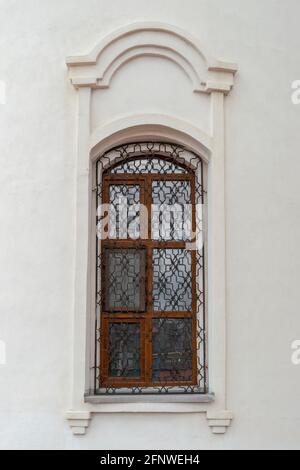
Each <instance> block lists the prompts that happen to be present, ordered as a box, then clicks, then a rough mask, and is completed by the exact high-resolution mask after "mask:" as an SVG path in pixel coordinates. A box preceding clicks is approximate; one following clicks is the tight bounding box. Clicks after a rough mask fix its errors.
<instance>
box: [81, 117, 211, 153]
mask: <svg viewBox="0 0 300 470" xmlns="http://www.w3.org/2000/svg"><path fill="white" fill-rule="evenodd" d="M147 139H148V140H162V139H163V140H168V141H171V142H174V143H176V144H178V145H184V146H185V147H187V148H189V149H190V150H191V151H193V152H195V153H198V154H199V155H201V157H202V158H203V160H204V161H205V162H208V161H209V159H210V154H211V150H212V138H211V137H210V136H209V135H208V134H207V133H206V132H204V131H202V130H201V129H199V128H197V127H195V126H193V125H192V124H191V123H189V122H186V121H183V120H180V119H176V118H174V117H172V116H168V115H161V114H141V115H132V116H124V117H122V118H120V119H117V120H114V121H111V122H109V123H106V124H104V125H101V126H99V127H98V128H96V129H95V130H94V131H93V133H92V134H91V136H90V144H89V145H90V152H91V159H92V161H94V160H95V159H96V158H98V156H99V154H101V153H104V152H105V151H107V150H108V149H109V148H110V146H111V142H112V140H113V141H114V143H116V142H117V143H116V145H119V144H123V143H126V142H134V141H139V140H147Z"/></svg>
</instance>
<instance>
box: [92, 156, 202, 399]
mask: <svg viewBox="0 0 300 470" xmlns="http://www.w3.org/2000/svg"><path fill="white" fill-rule="evenodd" d="M142 158H143V159H145V158H153V156H152V155H150V156H148V157H147V156H144V155H143V156H138V157H134V158H131V159H130V160H134V159H142ZM156 158H159V159H160V160H165V161H168V162H172V163H175V164H176V165H179V166H180V167H182V168H184V169H185V170H186V172H185V173H179V174H177V173H172V174H171V173H168V174H161V173H142V174H133V173H112V172H111V169H112V167H110V168H109V170H108V171H104V172H103V174H102V181H101V200H102V202H103V203H106V204H109V202H110V201H109V188H110V186H111V185H123V186H126V185H135V186H139V187H140V203H141V204H143V205H144V206H146V207H147V210H148V215H149V217H148V233H147V235H148V238H147V239H143V238H141V237H140V238H138V239H137V240H132V239H104V240H103V239H102V240H101V241H97V243H98V244H99V245H100V253H101V260H102V261H101V266H98V269H99V270H100V271H101V291H102V296H101V302H100V307H101V308H100V325H101V326H100V339H99V343H100V348H99V350H98V351H97V354H99V355H100V360H99V377H96V380H99V389H102V390H103V389H105V390H106V391H107V392H109V391H110V390H114V391H115V392H118V390H121V389H123V390H126V389H132V390H137V389H139V390H141V389H145V390H147V389H149V390H151V389H152V390H153V389H156V390H158V389H160V391H168V390H169V389H174V390H175V389H176V388H177V387H183V388H185V390H186V391H193V390H194V389H196V387H197V384H198V364H197V362H198V341H199V336H198V333H197V322H198V319H197V312H198V309H197V302H198V299H197V259H196V257H197V253H196V251H195V250H191V251H189V253H190V256H191V276H192V283H191V293H192V299H191V311H155V310H154V308H153V292H152V290H153V289H152V276H153V250H156V249H163V250H168V249H173V250H176V249H177V250H187V251H188V248H187V247H188V243H189V242H187V241H177V240H168V241H166V240H164V241H162V240H154V239H152V225H151V224H152V183H153V182H154V181H179V182H180V181H181V182H184V181H187V182H189V183H190V188H191V205H192V231H193V233H195V232H196V175H195V172H194V171H192V170H191V169H190V168H188V167H186V166H185V165H184V164H182V163H178V162H176V161H175V162H173V160H172V159H170V158H167V157H165V156H164V155H157V156H156ZM116 166H117V165H116ZM190 242H191V241H190ZM99 245H98V246H99ZM126 249H127V250H131V249H135V250H145V253H146V262H145V302H144V307H145V308H142V309H141V310H140V311H135V310H134V311H131V312H130V311H127V310H126V309H124V311H122V309H120V308H118V309H116V310H113V311H112V310H111V309H109V308H107V295H108V294H107V289H106V286H105V282H106V279H107V274H106V269H107V268H106V264H107V263H106V262H105V259H106V253H107V252H108V250H126ZM103 294H104V295H103ZM163 318H166V319H190V320H191V322H192V336H191V342H192V344H191V352H192V361H191V362H192V374H191V380H187V381H183V380H182V381H181V380H179V381H166V382H162V381H155V380H153V377H152V375H153V374H152V364H153V354H152V350H153V341H152V326H153V320H155V319H163ZM110 323H111V324H112V323H128V324H132V323H136V324H139V325H140V376H139V377H110V376H109V355H110V351H109V325H110ZM204 367H205V365H204ZM96 388H97V386H96ZM205 392H206V389H205V387H204V388H203V390H202V391H201V393H205Z"/></svg>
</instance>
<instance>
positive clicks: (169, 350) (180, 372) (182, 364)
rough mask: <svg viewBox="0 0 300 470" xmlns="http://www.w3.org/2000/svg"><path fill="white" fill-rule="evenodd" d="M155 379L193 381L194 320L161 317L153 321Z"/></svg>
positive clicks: (161, 380)
mask: <svg viewBox="0 0 300 470" xmlns="http://www.w3.org/2000/svg"><path fill="white" fill-rule="evenodd" d="M152 360H153V381H154V382H191V381H192V369H193V367H192V321H191V320H190V319H182V318H178V319H173V318H159V319H155V320H154V321H153V353H152Z"/></svg>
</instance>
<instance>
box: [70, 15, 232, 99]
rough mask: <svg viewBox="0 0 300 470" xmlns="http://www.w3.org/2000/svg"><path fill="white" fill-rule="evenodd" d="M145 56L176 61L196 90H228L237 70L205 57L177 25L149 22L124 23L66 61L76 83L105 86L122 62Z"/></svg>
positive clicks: (193, 41) (205, 91)
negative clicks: (124, 24) (83, 52)
mask: <svg viewBox="0 0 300 470" xmlns="http://www.w3.org/2000/svg"><path fill="white" fill-rule="evenodd" d="M147 56H151V57H159V58H163V59H166V60H169V61H171V62H174V63H175V64H177V65H178V66H179V67H180V68H181V69H182V70H183V71H184V73H185V74H186V76H187V77H188V78H189V80H190V83H191V87H192V90H193V91H194V92H197V93H211V92H212V91H214V90H220V91H222V92H224V93H229V91H230V90H231V88H232V86H233V77H234V74H235V73H236V71H237V66H236V64H233V63H228V62H225V61H220V60H218V61H215V60H213V59H212V58H210V57H208V56H207V55H206V54H205V53H204V52H203V49H202V48H201V46H200V45H199V44H198V41H197V40H196V39H195V38H193V37H192V36H191V35H189V34H188V33H186V32H183V31H182V30H181V29H180V28H177V27H175V26H171V25H165V24H161V23H149V22H147V23H145V22H143V23H135V24H133V25H132V24H131V25H127V26H125V27H123V28H121V29H119V30H117V31H115V32H113V33H112V34H110V35H108V36H107V37H105V38H103V39H102V40H101V41H100V42H99V43H98V44H97V45H96V46H95V47H94V48H93V50H92V51H91V52H90V53H89V54H87V55H81V56H71V57H68V58H67V61H66V62H67V66H68V68H69V70H70V78H71V81H72V83H73V85H74V86H75V87H77V88H80V87H90V88H94V89H105V88H109V87H110V86H111V83H112V78H113V77H114V75H115V74H116V73H117V72H118V71H119V70H120V69H121V68H122V67H123V66H124V65H126V64H127V63H128V62H130V61H131V60H134V59H137V58H141V57H147Z"/></svg>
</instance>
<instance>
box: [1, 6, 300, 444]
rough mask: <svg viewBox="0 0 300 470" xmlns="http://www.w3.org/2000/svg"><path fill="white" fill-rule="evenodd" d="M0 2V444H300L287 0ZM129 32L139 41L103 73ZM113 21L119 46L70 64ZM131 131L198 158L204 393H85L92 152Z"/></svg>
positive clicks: (292, 51)
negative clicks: (134, 400)
mask: <svg viewBox="0 0 300 470" xmlns="http://www.w3.org/2000/svg"><path fill="white" fill-rule="evenodd" d="M223 3H224V4H223ZM241 3H243V7H241ZM0 8H1V15H0V30H1V46H2V47H1V60H0V81H1V83H2V85H1V90H0V91H1V96H0V102H1V103H3V104H0V126H1V130H2V133H1V136H2V138H1V140H0V158H1V173H0V174H1V179H0V183H1V184H0V190H1V204H0V211H1V212H0V214H1V215H0V220H1V231H0V246H1V250H0V254H1V257H0V260H1V270H0V280H1V293H0V306H1V316H0V342H1V344H0V345H1V347H0V353H1V357H0V384H1V386H0V398H1V400H0V422H1V428H0V448H4V449H7V448H35V449H44V448H47V449H48V448H57V449H64V448H68V449H69V448H73V449H119V448H123V449H126V448H128V449H134V448H144V449H147V448H148V449H168V448H170V449H176V448H178V449H222V448H225V449H232V448H233V449H238V448H299V442H300V431H299V425H300V407H299V405H298V401H299V400H298V397H299V394H300V365H297V364H296V363H297V360H294V361H292V354H293V350H292V343H293V342H295V341H296V340H299V339H300V317H299V312H298V304H299V303H300V292H299V288H298V279H299V277H300V256H299V249H298V244H297V241H298V239H299V234H300V222H299V204H300V193H299V183H298V179H299V177H298V173H299V170H300V163H299V162H298V160H299V158H298V156H299V144H300V134H299V125H300V104H299V105H297V104H296V102H297V100H294V101H295V102H294V103H293V100H292V93H293V90H292V84H293V82H295V81H296V80H300V61H299V59H298V56H299V44H300V38H299V27H298V23H297V17H298V16H299V13H300V7H299V4H298V2H297V0H288V1H287V2H281V1H277V0H264V1H263V2H258V1H257V0H256V1H253V0H252V1H250V0H244V1H243V2H241V1H240V0H228V1H226V2H221V0H209V1H208V0H198V1H196V0H187V1H186V2H179V1H178V2H177V1H175V0H160V1H156V0H154V1H152V2H146V1H145V0H139V1H137V0H134V1H133V0H126V1H120V0H117V1H114V2H111V4H108V3H107V2H104V1H99V0H98V1H95V0H85V1H83V0H76V1H74V0H60V1H57V0H54V1H53V0H51V1H50V0H44V1H43V2H37V1H34V0H18V1H14V2H11V1H6V0H2V1H1V2H0ZM241 8H243V9H241ZM158 24H159V25H160V26H159V27H158V26H153V25H158ZM136 25H140V26H136ZM149 25H151V26H149ZM162 25H164V26H162ZM136 28H138V30H139V31H140V33H139V34H140V36H139V38H138V40H137V44H138V45H139V47H141V50H140V53H139V54H138V56H137V57H136V58H133V57H131V56H130V57H128V56H124V61H123V62H122V63H121V64H119V66H118V67H115V69H116V70H115V73H111V74H110V75H109V73H107V77H109V79H108V82H107V83H104V82H105V76H104V78H103V80H102V81H101V77H102V75H103V74H102V69H101V67H102V66H103V70H104V69H105V67H108V66H109V64H111V63H112V61H115V60H117V57H119V55H120V52H121V50H122V51H123V52H124V50H126V49H128V50H129V49H130V50H131V51H132V48H133V45H135V46H136V45H137V44H133V43H132V42H130V41H131V38H132V34H131V33H132V31H135V30H136ZM150 30H151V31H152V32H151V33H150V32H149V31H150ZM153 30H155V31H156V30H157V31H156V32H155V34H154V36H153ZM115 31H117V33H116V38H118V37H120V36H122V33H121V32H122V31H124V34H123V36H122V40H121V42H120V44H121V45H120V47H121V49H120V50H118V41H117V40H116V39H112V44H113V45H112V48H108V47H107V48H105V49H104V50H103V51H104V52H103V54H102V56H101V61H99V60H98V58H99V57H98V55H97V54H96V60H95V61H94V62H95V63H94V64H92V61H90V62H88V64H87V65H86V68H85V67H84V66H78V62H80V60H81V59H78V57H77V59H76V58H75V59H74V56H75V55H77V56H85V55H87V54H89V53H91V51H93V49H94V48H95V47H97V45H99V44H100V46H101V44H102V45H103V44H105V42H103V41H106V39H105V38H107V37H108V38H113V37H112V36H111V35H112V34H115ZM181 32H182V35H183V37H184V38H185V40H183V42H181V41H179V39H178V37H179V36H180V35H181ZM149 34H150V36H151V37H150V36H149ZM187 38H189V40H188V41H187ZM126 41H128V43H127V42H126ZM189 41H191V42H190V43H189ZM188 43H189V45H188ZM195 44H196V46H197V47H196V49H197V50H198V51H201V54H203V55H204V56H205V59H204V58H203V57H202V58H203V60H200V58H199V57H198V55H197V54H195V52H194V51H195V47H194V46H195ZM150 45H151V48H152V49H151V50H150V49H149V48H150ZM146 46H147V47H146ZM163 49H164V51H163ZM94 50H96V49H94ZM158 51H160V52H158ZM166 51H168V52H166ZM98 52H99V51H98ZM201 54H200V55H201ZM70 56H72V57H73V59H67V57H70ZM90 58H91V57H90ZM212 58H214V59H212ZM175 59H176V60H175ZM215 59H218V60H222V61H224V62H223V63H222V64H221V62H218V63H216V61H215ZM66 60H67V62H68V64H69V71H68V67H67V65H66ZM75 63H77V65H76V64H75ZM189 64H192V67H191V68H190V65H189ZM216 64H217V65H216ZM234 64H237V66H238V73H237V74H235V65H234ZM111 67H113V65H111ZM78 70H80V73H79V72H78ZM81 70H82V72H81ZM111 70H112V69H111ZM195 71H196V72H195ZM92 73H94V75H92ZM104 75H105V74H104ZM70 77H73V85H75V87H74V86H73V85H72V83H71V82H70ZM202 77H204V78H203V79H202ZM82 78H85V83H83V82H82ZM95 78H96V79H97V80H98V81H97V80H96V82H95ZM76 79H77V82H76ZM87 79H88V80H87ZM233 79H234V87H233V89H232V90H231V87H232V84H233ZM93 80H94V81H93ZM202 80H203V81H202ZM224 80H225V85H226V84H227V85H226V86H225V88H224V90H223V91H222V90H221V88H222V83H223V85H224ZM103 83H104V85H105V86H107V88H104V85H103ZM78 85H80V86H79V90H77V89H76V88H78ZM81 85H88V86H84V87H83V88H82V87H81ZM102 85H103V86H102ZM108 85H109V86H108ZM95 88H97V89H95ZM194 90H196V92H195V91H194ZM229 91H230V93H229V94H228V96H225V95H227V92H229ZM223 92H224V93H223ZM223 96H224V102H225V120H224V121H223V111H222V109H223ZM223 124H224V128H223ZM223 132H224V133H225V138H224V139H223ZM138 136H142V137H143V138H145V137H146V136H151V137H153V138H154V139H158V138H159V137H161V138H162V139H163V140H174V139H175V140H179V141H180V142H181V143H184V144H186V145H188V146H189V147H191V148H194V149H198V151H199V153H201V154H202V156H203V157H204V158H206V159H207V161H208V169H209V170H208V171H209V179H208V186H209V188H208V189H209V194H210V195H211V199H210V202H209V207H210V214H209V218H211V226H212V229H211V231H209V234H208V237H209V240H208V242H209V244H210V250H209V260H208V265H209V272H208V282H209V300H210V301H209V307H208V317H209V318H208V321H209V340H210V343H209V353H210V362H209V366H210V386H211V389H210V391H211V392H212V393H215V401H214V402H213V403H208V404H191V403H185V404H178V403H177V404H174V403H173V404H171V403H169V404H161V403H151V404H149V403H139V404H110V405H107V404H101V405H89V404H86V403H84V400H83V393H84V387H85V358H84V352H85V342H86V334H85V331H84V329H85V325H86V317H87V315H88V309H87V308H86V304H88V303H89V300H88V297H89V291H88V290H87V289H86V285H89V283H86V278H87V272H88V269H89V258H88V233H89V229H90V228H91V227H90V226H89V183H90V179H89V178H90V171H91V168H92V167H91V166H90V163H91V162H92V160H93V159H94V158H95V156H96V154H97V151H100V150H103V149H105V150H106V149H107V148H109V146H110V145H112V144H115V143H116V142H118V143H119V142H120V143H121V142H122V139H123V141H130V139H133V140H137V139H138ZM223 142H225V145H223ZM223 164H224V165H223ZM223 181H225V185H224V186H223ZM224 194H225V197H224ZM224 201H225V202H224ZM294 359H295V358H294ZM70 411H71V413H70ZM67 412H69V414H67ZM90 412H92V414H91V415H90ZM78 413H79V414H78ZM80 413H83V414H82V415H81V417H82V418H84V419H81V420H79V421H78V417H79V416H80ZM66 414H67V416H68V417H69V418H70V417H71V418H74V419H75V418H76V420H75V421H74V419H73V420H72V419H71V420H69V421H71V422H68V421H67V420H66ZM90 417H92V419H91V420H87V422H85V421H86V418H90ZM206 418H208V421H207V419H206ZM231 418H233V419H232V421H231ZM72 421H73V423H72ZM69 424H71V426H72V428H73V431H74V428H75V431H76V428H78V429H79V430H82V428H85V427H86V426H87V424H89V427H88V428H87V430H86V434H85V435H81V436H80V435H76V434H75V435H74V434H73V433H72V430H71V429H70V426H69ZM208 424H209V426H208ZM229 425H230V426H229ZM210 427H211V429H212V430H213V431H216V429H215V427H217V428H218V429H217V431H221V432H222V433H221V434H219V435H218V434H215V433H212V432H211V429H210ZM78 429H77V430H78ZM225 431H226V433H225Z"/></svg>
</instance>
